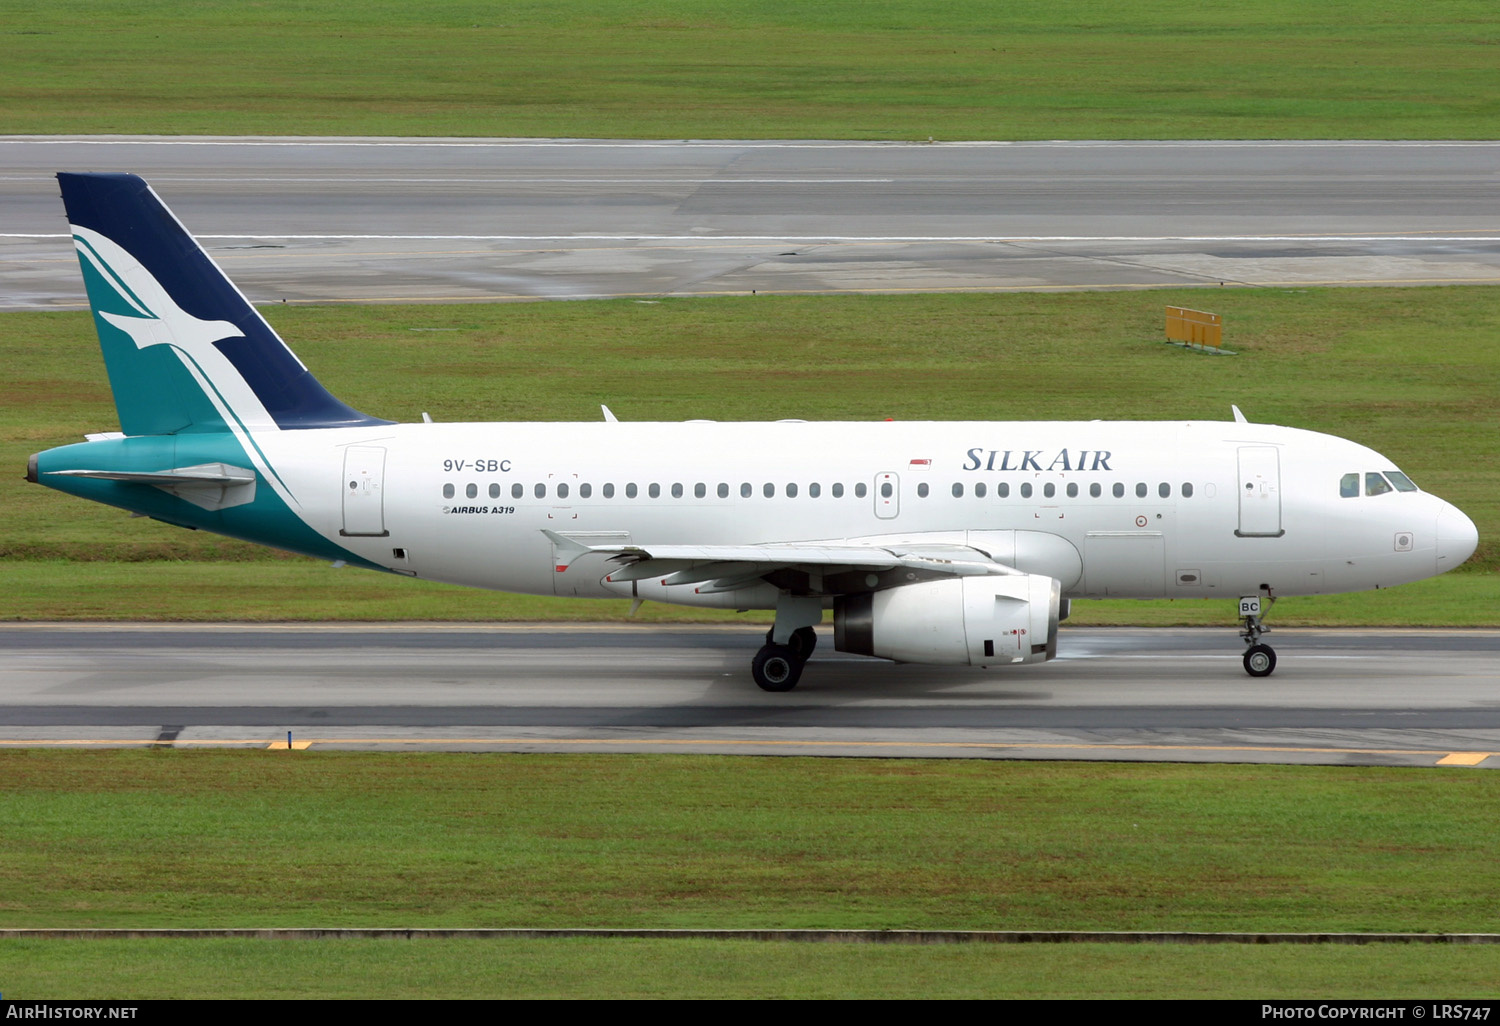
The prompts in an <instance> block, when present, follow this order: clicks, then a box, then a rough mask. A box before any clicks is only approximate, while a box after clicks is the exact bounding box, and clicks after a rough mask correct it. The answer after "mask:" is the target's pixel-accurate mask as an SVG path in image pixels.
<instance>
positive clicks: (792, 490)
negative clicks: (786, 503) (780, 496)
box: [786, 482, 797, 499]
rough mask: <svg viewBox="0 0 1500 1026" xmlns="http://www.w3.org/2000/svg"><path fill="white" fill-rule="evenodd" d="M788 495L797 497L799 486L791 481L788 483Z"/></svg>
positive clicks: (792, 497) (791, 497)
mask: <svg viewBox="0 0 1500 1026" xmlns="http://www.w3.org/2000/svg"><path fill="white" fill-rule="evenodd" d="M786 497H787V498H788V499H795V498H796V497H797V486H796V485H795V484H792V483H790V482H788V483H787V486H786Z"/></svg>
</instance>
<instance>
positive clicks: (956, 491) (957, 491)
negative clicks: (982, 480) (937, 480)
mask: <svg viewBox="0 0 1500 1026" xmlns="http://www.w3.org/2000/svg"><path fill="white" fill-rule="evenodd" d="M953 497H954V498H955V499H962V498H963V497H964V486H963V482H962V481H955V482H953Z"/></svg>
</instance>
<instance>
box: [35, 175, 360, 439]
mask: <svg viewBox="0 0 1500 1026" xmlns="http://www.w3.org/2000/svg"><path fill="white" fill-rule="evenodd" d="M57 180H58V184H59V185H60V186H61V188H62V197H63V204H64V206H65V207H66V208H67V212H68V222H69V224H70V226H71V228H72V232H73V245H74V248H75V249H76V250H77V252H78V263H79V266H80V268H81V269H82V271H83V280H84V285H85V287H86V288H87V291H88V297H89V306H90V307H91V308H92V309H93V313H94V326H95V328H96V329H97V330H98V332H99V345H100V348H101V349H103V351H104V363H105V367H106V368H107V369H108V371H109V383H110V387H111V389H113V391H114V396H115V407H116V409H117V410H118V411H119V414H120V427H121V429H122V430H123V431H124V432H125V433H126V434H127V435H162V434H172V433H174V432H178V431H224V430H226V429H229V430H234V429H241V428H242V429H246V430H255V429H259V430H293V429H297V428H321V427H353V426H357V425H362V424H383V423H387V422H386V421H382V420H378V419H376V418H374V417H369V416H366V415H365V414H363V413H360V412H359V411H358V410H355V409H352V408H350V407H349V406H346V405H345V404H344V403H342V402H340V401H339V400H338V399H336V398H334V397H333V396H332V395H331V394H330V393H329V392H328V391H327V390H326V389H325V388H324V387H323V386H322V385H320V384H319V383H318V381H317V379H316V378H314V377H313V376H312V374H311V373H310V372H309V371H308V369H307V368H306V367H305V366H303V364H302V361H300V360H298V359H297V357H296V356H295V355H294V354H293V353H292V351H291V350H290V349H288V348H287V346H286V343H285V342H283V341H282V340H281V338H280V337H279V336H278V335H277V334H276V332H275V331H274V330H272V328H271V326H270V325H269V324H267V323H266V321H265V319H264V318H262V317H261V315H260V313H259V312H258V311H257V310H256V309H255V307H253V306H251V305H250V302H249V301H248V300H247V299H246V298H245V297H244V295H243V294H241V292H240V291H239V289H237V288H235V286H234V284H233V283H232V282H230V280H229V279H228V278H227V277H226V276H225V275H224V272H223V271H221V270H219V267H218V265H216V264H215V263H214V262H213V260H212V259H210V258H209V256H208V254H207V253H205V252H204V251H203V248H202V247H201V246H199V245H198V243H197V242H196V241H195V240H194V239H193V237H192V236H191V235H189V234H188V232H187V229H185V228H184V227H183V226H182V223H181V222H179V221H178V220H177V218H176V217H174V216H173V214H172V212H171V211H170V210H168V209H167V207H166V204H164V203H162V201H161V199H160V198H159V197H158V196H157V195H156V193H155V192H154V191H152V189H151V187H150V186H149V185H147V184H146V182H145V181H144V180H143V179H141V178H139V177H137V176H136V175H130V174H73V173H66V172H64V173H60V174H58V176H57Z"/></svg>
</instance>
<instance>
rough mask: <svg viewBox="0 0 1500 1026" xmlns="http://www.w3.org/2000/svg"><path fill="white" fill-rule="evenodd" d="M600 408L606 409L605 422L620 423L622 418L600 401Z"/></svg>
mask: <svg viewBox="0 0 1500 1026" xmlns="http://www.w3.org/2000/svg"><path fill="white" fill-rule="evenodd" d="M599 409H601V410H603V411H604V422H605V423H606V424H618V423H620V418H619V417H616V416H615V415H614V412H613V411H612V410H611V409H610V408H609V407H608V406H605V405H604V404H603V403H600V404H599Z"/></svg>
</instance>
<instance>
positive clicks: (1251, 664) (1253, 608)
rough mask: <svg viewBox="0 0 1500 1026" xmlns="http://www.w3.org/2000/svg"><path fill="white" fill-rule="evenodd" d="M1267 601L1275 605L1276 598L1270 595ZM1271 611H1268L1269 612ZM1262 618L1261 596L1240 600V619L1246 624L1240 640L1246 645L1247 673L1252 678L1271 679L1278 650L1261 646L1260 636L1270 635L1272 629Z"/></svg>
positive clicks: (1241, 630)
mask: <svg viewBox="0 0 1500 1026" xmlns="http://www.w3.org/2000/svg"><path fill="white" fill-rule="evenodd" d="M1266 600H1267V602H1268V603H1274V602H1275V601H1276V596H1274V595H1270V594H1268V595H1267V597H1266ZM1269 611H1270V610H1269V609H1268V610H1267V612H1269ZM1260 616H1261V610H1260V596H1259V595H1249V596H1246V597H1245V598H1242V599H1240V619H1241V620H1242V621H1243V624H1244V626H1243V627H1241V628H1240V638H1241V639H1242V640H1243V641H1244V642H1245V645H1246V648H1245V672H1246V673H1248V674H1249V675H1250V676H1252V677H1269V676H1270V675H1271V671H1272V670H1274V669H1276V650H1275V649H1274V648H1272V647H1271V646H1270V645H1263V644H1261V641H1260V636H1261V635H1262V634H1269V633H1270V632H1271V628H1269V627H1267V626H1266V625H1265V624H1264V623H1262V622H1261V619H1260Z"/></svg>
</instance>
